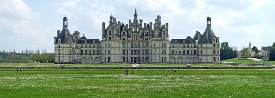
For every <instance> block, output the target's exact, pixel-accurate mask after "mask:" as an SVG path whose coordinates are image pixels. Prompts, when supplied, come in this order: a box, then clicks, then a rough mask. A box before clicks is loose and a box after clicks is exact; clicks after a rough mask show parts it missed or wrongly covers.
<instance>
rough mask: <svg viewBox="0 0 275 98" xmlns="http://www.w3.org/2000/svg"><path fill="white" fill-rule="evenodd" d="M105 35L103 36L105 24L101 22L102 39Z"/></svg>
mask: <svg viewBox="0 0 275 98" xmlns="http://www.w3.org/2000/svg"><path fill="white" fill-rule="evenodd" d="M105 37H106V34H105V22H102V38H105Z"/></svg>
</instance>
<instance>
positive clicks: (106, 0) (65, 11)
mask: <svg viewBox="0 0 275 98" xmlns="http://www.w3.org/2000/svg"><path fill="white" fill-rule="evenodd" d="M50 2H51V3H49V4H46V3H43V4H45V5H48V7H50V4H54V6H51V7H54V8H53V9H56V11H55V12H50V13H49V12H43V11H41V12H40V13H47V14H46V16H40V14H39V13H37V11H38V12H39V11H40V10H39V9H36V12H34V11H33V9H32V8H31V7H30V6H28V5H26V3H24V2H23V1H22V0H10V1H3V2H1V4H0V15H1V17H0V34H1V36H4V39H3V38H1V40H2V44H5V43H4V42H3V40H9V41H8V42H11V43H14V44H16V43H18V44H19V43H20V42H22V43H20V44H23V42H24V43H26V42H27V43H30V44H28V45H29V46H24V47H30V48H33V47H39V46H40V47H46V48H50V49H52V46H51V45H53V44H52V35H50V34H49V32H55V30H53V29H52V27H50V26H47V25H42V24H41V21H38V20H39V18H40V17H41V18H43V19H46V21H53V23H54V22H55V21H61V20H62V19H61V18H60V20H47V19H48V18H47V17H49V16H52V17H53V15H57V16H60V17H61V16H67V17H68V18H69V25H70V30H71V31H73V30H79V31H80V32H82V33H85V35H86V36H87V37H88V38H100V37H101V23H102V22H103V21H105V22H106V23H107V24H108V21H109V16H110V14H112V15H113V16H115V17H116V18H117V20H120V21H122V22H124V23H128V20H129V19H132V18H133V12H134V9H135V8H137V10H138V14H139V18H142V19H143V20H144V22H154V19H155V18H156V16H157V15H158V14H159V15H161V16H162V20H163V21H162V23H165V22H168V23H169V32H170V38H186V37H187V36H193V35H194V34H195V31H197V30H198V31H200V32H201V33H203V32H204V29H205V27H206V17H207V16H210V17H212V21H213V22H212V23H213V26H212V27H213V30H214V32H215V33H216V35H217V36H219V37H220V38H221V41H228V42H230V43H232V45H233V46H237V47H238V48H242V47H243V46H245V45H247V43H248V42H252V43H254V44H255V45H257V46H262V45H268V44H270V43H272V41H274V40H273V38H272V36H274V34H273V31H274V28H275V27H274V26H275V23H274V22H273V18H274V17H275V14H274V13H275V11H273V10H272V9H274V8H275V7H273V5H274V4H275V3H274V1H272V0H261V1H259V0H239V1H234V2H233V1H228V0H173V1H169V0H116V1H112V0H53V1H50ZM46 7H47V6H46ZM47 15H48V16H47ZM54 17H56V16H54ZM55 19H56V18H55ZM58 19H59V18H58ZM48 28H51V29H48ZM56 29H60V28H58V27H56ZM6 32H8V33H6ZM33 36H39V37H33ZM13 39H17V40H16V41H18V40H19V41H20V42H15V41H13ZM33 40H34V41H33ZM41 40H42V41H41ZM267 43H268V44H267ZM37 44H39V45H37ZM6 46H7V47H10V46H8V45H7V44H6ZM18 46H22V45H18ZM13 47H16V46H13ZM13 47H12V48H13ZM7 49H10V48H7Z"/></svg>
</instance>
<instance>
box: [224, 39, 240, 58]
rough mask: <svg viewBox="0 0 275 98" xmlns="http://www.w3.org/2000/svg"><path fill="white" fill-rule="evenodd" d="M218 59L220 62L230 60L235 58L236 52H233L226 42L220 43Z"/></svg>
mask: <svg viewBox="0 0 275 98" xmlns="http://www.w3.org/2000/svg"><path fill="white" fill-rule="evenodd" d="M220 52H221V54H220V58H221V60H226V59H232V58H236V57H237V55H238V54H237V50H233V49H232V48H231V47H229V44H228V42H223V43H221V50H220Z"/></svg>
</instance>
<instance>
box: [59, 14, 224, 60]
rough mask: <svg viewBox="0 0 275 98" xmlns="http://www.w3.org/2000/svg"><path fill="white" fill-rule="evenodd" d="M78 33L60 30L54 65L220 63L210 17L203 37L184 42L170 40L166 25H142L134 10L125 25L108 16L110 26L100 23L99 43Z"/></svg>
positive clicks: (201, 35)
mask: <svg viewBox="0 0 275 98" xmlns="http://www.w3.org/2000/svg"><path fill="white" fill-rule="evenodd" d="M79 35H80V32H78V31H75V32H74V33H73V34H71V33H70V31H69V29H68V19H67V18H66V17H64V18H63V29H62V30H61V31H60V30H58V31H57V36H56V37H55V38H54V44H55V53H56V57H55V62H56V63H84V64H86V63H140V64H143V63H180V64H181V63H182V64H189V63H217V62H219V61H220V48H219V37H216V36H215V34H214V32H213V31H212V29H211V18H210V17H207V27H206V30H205V32H204V33H203V34H200V32H198V31H197V32H196V34H195V36H194V37H193V38H191V37H190V36H188V37H187V38H186V39H171V40H169V34H168V23H165V24H162V23H161V16H160V15H158V16H157V18H156V19H155V22H154V23H152V22H150V23H143V20H141V19H138V14H137V12H136V10H135V13H134V19H133V20H129V23H128V24H124V23H122V22H120V21H117V20H116V18H115V17H113V16H110V21H109V24H108V25H106V24H105V22H103V23H102V40H99V39H87V38H86V37H85V36H84V35H83V36H82V37H80V36H79Z"/></svg>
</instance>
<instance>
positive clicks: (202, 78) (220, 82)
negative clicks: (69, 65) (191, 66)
mask: <svg viewBox="0 0 275 98" xmlns="http://www.w3.org/2000/svg"><path fill="white" fill-rule="evenodd" d="M133 72H134V74H129V75H124V74H123V73H124V71H123V70H44V71H43V70H29V71H26V70H24V71H1V73H0V97H1V98H13V97H28V98H32V97H33V98H37V97H48V98H52V97H63V98H68V97H96V98H100V97H103V98H106V97H114V98H117V97H118V98H121V97H124V98H125V97H126V98H128V97H138V98H151V97H163V98H169V97H178V98H183V97H188V98H230V97H232V98H252V97H253V98H255V97H256V98H266V97H268V98H270V97H273V96H275V90H274V89H275V70H177V71H176V72H169V71H168V70H134V71H133ZM130 73H131V71H130Z"/></svg>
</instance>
